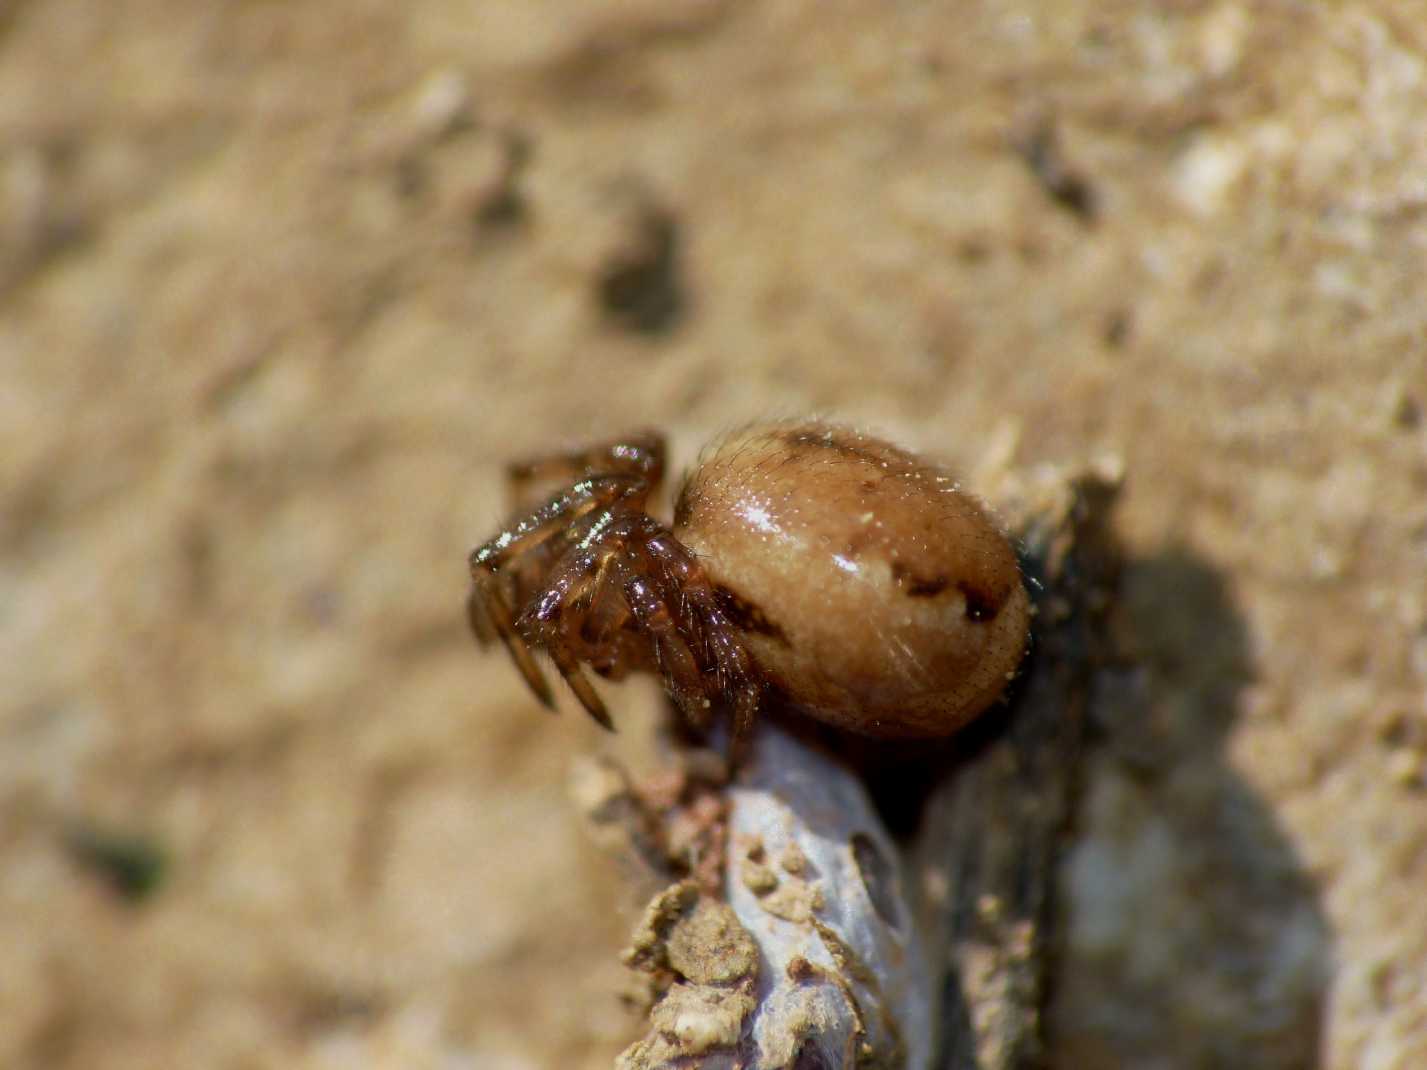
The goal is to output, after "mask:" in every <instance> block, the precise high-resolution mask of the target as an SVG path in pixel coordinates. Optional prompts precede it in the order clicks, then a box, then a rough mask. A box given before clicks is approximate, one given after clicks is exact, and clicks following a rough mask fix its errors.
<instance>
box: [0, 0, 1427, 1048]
mask: <svg viewBox="0 0 1427 1070" xmlns="http://www.w3.org/2000/svg"><path fill="white" fill-rule="evenodd" d="M1424 102H1427V5H1424V4H1422V3H1417V2H1405V0H1373V2H1365V3H1342V4H1324V5H1311V4H1301V3H1290V2H1287V0H1284V2H1276V0H1268V2H1266V3H1261V4H1256V5H1247V4H1239V3H1232V2H1223V3H1212V2H1200V0H1177V2H1174V3H1158V2H1153V3H1152V2H1148V0H1144V2H1135V0H1111V2H1109V3H1103V2H1102V3H1089V2H1076V0H1057V2H1056V3H1053V4H1041V3H1032V2H1026V0H1021V2H1017V0H1008V2H1001V3H991V2H985V0H982V2H974V0H973V2H967V3H960V4H950V3H940V4H938V3H930V2H915V0H907V2H898V3H881V4H871V3H861V4H857V3H850V2H841V0H784V2H777V3H774V2H765V3H755V2H753V0H687V2H683V3H680V4H677V5H671V4H667V3H664V2H662V0H622V2H605V3H599V4H571V3H562V2H557V0H467V2H464V3H457V2H453V0H412V2H409V3H404V4H390V3H378V2H376V0H349V2H347V3H336V2H331V0H312V2H309V3H304V4H288V3H275V2H262V0H246V2H241V3H233V2H220V0H105V2H102V3H100V2H95V0H31V2H25V0H11V2H10V3H8V4H3V5H0V666H3V669H0V672H3V681H0V947H3V948H4V949H5V950H4V953H3V955H0V1064H3V1065H5V1066H9V1067H18V1068H32V1067H33V1068H39V1067H43V1068H54V1070H62V1068H81V1067H83V1068H100V1067H103V1068H114V1070H118V1068H131V1067H132V1068H139V1067H145V1068H149V1067H155V1066H203V1067H222V1068H226V1067H244V1068H246V1067H294V1066H295V1067H314V1068H316V1067H320V1068H328V1067H349V1066H352V1067H355V1066H374V1067H375V1066H392V1067H395V1066H401V1067H427V1066H430V1067H436V1066H442V1067H451V1066H471V1067H480V1068H482V1070H486V1068H493V1070H524V1068H529V1067H556V1066H558V1067H573V1068H583V1067H604V1066H608V1065H609V1061H610V1059H611V1057H612V1055H613V1054H614V1053H615V1052H616V1051H617V1050H619V1048H620V1047H621V1046H622V1045H623V1044H625V1043H627V1042H628V1041H629V1039H630V1038H631V1037H632V1036H633V1034H634V1031H635V1027H636V1022H635V1021H634V1020H633V1019H632V1018H631V1017H629V1015H628V1014H627V1013H626V1012H625V1011H624V1010H623V1009H622V1008H621V1006H620V1004H619V1002H618V1001H617V999H616V994H617V992H618V991H619V990H620V988H621V986H622V984H623V976H622V972H621V970H620V968H619V967H618V965H617V963H616V959H615V951H616V949H617V948H618V946H619V945H620V944H621V942H622V941H623V939H624V936H625V935H626V933H627V931H628V928H629V926H630V925H631V923H632V921H633V918H634V914H635V908H636V906H637V904H635V903H632V902H630V901H628V895H627V892H626V890H625V889H624V888H623V886H622V885H621V883H620V881H619V875H618V872H617V870H616V869H615V868H614V867H613V866H612V865H611V864H610V863H609V862H608V861H606V860H605V859H603V858H601V857H600V856H598V855H597V853H596V852H595V851H594V850H593V848H591V847H590V846H589V845H587V844H586V842H585V840H584V838H583V837H582V835H581V831H580V829H579V828H578V827H577V825H576V822H575V819H574V817H573V814H572V811H571V807H570V806H569V804H568V802H567V800H566V795H565V778H566V775H567V770H568V766H569V762H570V760H571V758H572V756H574V755H576V754H580V753H585V752H589V751H591V750H592V749H595V748H602V747H606V746H607V745H608V744H607V743H606V742H605V740H604V739H603V738H597V733H596V731H595V730H594V729H593V728H592V726H590V725H589V724H588V723H587V722H585V721H584V720H582V719H581V718H580V717H579V716H576V715H574V712H575V711H574V708H573V706H572V704H571V703H568V702H566V703H565V714H566V716H564V717H562V718H560V719H559V720H550V719H549V718H546V717H544V716H542V715H540V714H539V713H538V712H537V711H536V709H535V707H534V704H533V702H532V700H531V699H530V697H529V696H528V695H527V694H525V693H524V692H523V690H522V687H521V685H520V682H519V680H518V679H517V677H516V675H515V673H514V672H513V671H512V670H511V669H510V667H509V666H508V665H507V664H506V663H505V661H504V660H503V659H502V658H501V657H499V656H496V655H483V654H478V653H476V652H474V651H473V649H472V648H471V646H470V644H469V641H468V638H467V636H466V634H465V632H464V626H463V623H462V620H461V613H460V605H461V600H462V598H463V596H464V591H465V573H464V558H465V554H466V552H467V551H468V550H469V549H470V547H471V546H473V545H474V544H475V543H477V542H479V541H481V540H482V539H484V538H485V537H486V536H488V535H489V534H490V533H491V532H492V531H493V530H494V527H495V525H496V523H497V521H498V520H499V518H500V516H501V513H502V505H501V488H500V470H501V464H502V462H503V461H504V460H505V459H508V458H510V457H512V456H516V455H520V454H522V453H526V452H529V451H532V450H540V449H544V448H548V447H549V446H551V445H552V444H558V443H562V442H571V441H579V440H581V439H583V438H586V437H588V436H590V435H605V434H611V433H614V432H617V431H619V430H622V429H626V428H630V427H634V426H644V425H656V426H660V427H664V428H666V429H668V430H669V431H670V432H671V434H672V435H673V436H674V438H675V440H676V442H677V443H678V444H679V445H680V446H681V447H682V448H684V449H686V450H690V451H691V450H693V449H695V448H696V447H697V445H698V443H699V442H700V441H701V439H702V438H704V437H705V436H706V435H707V434H708V433H710V432H713V431H716V430H718V429H720V428H724V427H728V426H730V425H735V424H738V423H741V422H744V421H746V420H749V419H753V418H757V417H760V416H767V415H770V414H787V413H800V412H811V411H817V412H824V413H830V414H835V415H837V416H839V417H841V418H844V419H847V420H852V421H858V422H863V423H866V424H868V425H870V426H873V427H876V428H880V429H881V430H883V431H884V432H888V433H890V434H892V435H894V436H895V437H897V438H899V439H901V440H903V441H905V442H908V443H910V444H913V445H916V446H919V447H922V448H925V449H928V450H931V451H934V452H937V453H939V454H941V455H942V456H944V457H946V458H948V459H949V460H950V461H952V462H953V463H955V464H958V465H959V466H960V467H961V468H962V469H963V470H965V471H967V472H968V473H973V474H974V473H975V471H976V470H977V467H978V465H981V464H983V463H986V462H987V458H994V459H996V460H997V462H998V463H999V462H1009V463H1011V464H1013V465H1024V466H1033V465H1036V464H1039V463H1043V462H1047V461H1058V460H1066V459H1077V458H1093V457H1096V456H1099V455H1102V454H1107V453H1109V454H1117V455H1119V456H1121V457H1122V458H1123V459H1124V463H1125V468H1126V472H1127V480H1128V482H1127V489H1126V494H1125V498H1124V503H1123V509H1122V513H1121V524H1122V534H1123V537H1124V539H1125V540H1126V542H1127V544H1128V546H1129V547H1130V550H1131V554H1132V565H1131V568H1130V571H1129V574H1128V576H1127V581H1126V589H1125V603H1124V607H1123V613H1122V620H1121V631H1122V633H1123V634H1122V636H1121V641H1122V645H1123V647H1124V650H1125V654H1126V660H1125V665H1124V667H1123V668H1122V670H1120V671H1118V672H1117V673H1116V674H1115V675H1114V676H1112V678H1111V682H1110V684H1109V685H1107V687H1106V693H1105V694H1104V695H1103V696H1102V701H1101V703H1100V711H1099V714H1098V716H1099V718H1100V721H1101V730H1100V733H1099V743H1098V744H1097V748H1096V751H1095V753H1094V755H1093V757H1092V760H1091V762H1090V768H1089V770H1088V776H1087V789H1086V797H1085V800H1084V812H1083V817H1082V821H1081V828H1080V831H1079V834H1078V837H1077V840H1076V847H1075V849H1074V851H1072V852H1071V854H1070V855H1069V857H1068V858H1067V861H1066V868H1065V877H1066V887H1067V896H1068V906H1067V933H1068V939H1067V949H1066V960H1065V962H1064V964H1063V968H1062V977H1061V981H1062V983H1061V986H1060V992H1061V997H1060V999H1059V1001H1058V1003H1057V1005H1056V1007H1055V1008H1054V1009H1053V1014H1052V1021H1053V1025H1054V1035H1055V1038H1056V1051H1057V1053H1058V1054H1057V1058H1058V1063H1059V1065H1060V1066H1062V1067H1077V1068H1099V1067H1106V1068H1109V1067H1117V1066H1136V1067H1154V1068H1160V1067H1165V1068H1168V1067H1221V1066H1253V1067H1260V1068H1280V1067H1284V1068H1286V1067H1307V1066H1318V1065H1321V1066H1327V1067H1334V1068H1343V1070H1346V1068H1350V1067H1363V1068H1372V1070H1386V1068H1404V1070H1405V1068H1409V1067H1421V1066H1424V1065H1427V896H1424V894H1423V888H1424V887H1427V699H1424V694H1427V583H1424V571H1427V420H1424V415H1423V410H1424V406H1427V300H1424V298H1423V277H1424V275H1423V265H1424V262H1427V180H1424V176H1427V105H1425V104H1424ZM609 695H610V699H611V702H612V703H613V704H615V705H616V707H617V708H618V709H619V711H620V714H621V716H622V719H623V721H624V723H625V724H626V725H630V726H632V727H631V728H629V730H628V731H626V732H625V733H624V735H623V737H622V739H623V741H624V742H623V745H625V746H637V741H638V739H640V738H641V733H644V734H647V726H648V723H649V718H648V713H649V711H650V710H651V709H652V708H653V705H654V702H653V697H654V696H653V691H652V690H651V689H650V688H648V687H643V686H640V685H638V684H635V685H632V686H628V687H625V688H622V689H620V690H618V691H611V692H609ZM1146 710H1148V711H1149V712H1148V714H1147V715H1146V714H1145V711H1146Z"/></svg>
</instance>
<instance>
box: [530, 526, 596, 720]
mask: <svg viewBox="0 0 1427 1070" xmlns="http://www.w3.org/2000/svg"><path fill="white" fill-rule="evenodd" d="M602 519H603V516H594V517H590V518H587V522H582V523H581V525H580V528H581V529H588V530H587V531H586V530H577V531H576V532H574V533H573V534H575V535H577V536H578V537H580V538H583V536H584V535H586V534H588V533H590V532H593V531H595V530H597V529H598V527H599V523H600V521H601V520H602ZM609 557H610V554H609V553H608V552H606V553H605V554H604V555H603V559H602V558H601V555H600V554H598V553H597V552H596V551H594V550H591V549H589V548H587V547H583V546H581V547H580V548H578V549H573V550H571V551H569V552H567V553H566V555H565V557H564V558H563V559H562V560H561V561H560V563H559V565H558V566H557V568H556V572H555V575H554V576H553V577H552V578H551V580H550V583H549V585H548V586H547V587H546V588H545V590H544V591H542V592H541V594H540V596H539V597H538V598H537V599H535V600H534V601H533V602H531V603H530V604H529V605H528V606H527V607H526V609H525V611H524V612H523V613H521V615H520V617H519V618H518V619H517V620H516V621H515V627H516V629H517V630H518V631H520V632H521V633H522V634H524V635H526V636H528V637H529V638H530V640H531V642H533V643H535V644H536V645H538V646H539V647H541V648H542V649H543V650H544V651H545V652H546V653H547V654H549V655H550V660H551V661H553V662H554V663H555V668H556V669H558V670H559V672H560V675H561V676H562V677H563V678H564V680H565V683H567V684H568V685H569V686H570V690H571V691H573V692H574V693H575V697H576V698H577V699H579V700H580V705H581V706H583V707H584V708H585V712H586V713H588V714H589V715H590V716H591V717H593V718H594V719H595V721H596V723H598V724H599V725H600V727H601V728H604V729H606V730H608V731H611V732H613V731H614V722H613V721H611V720H610V716H609V711H608V710H607V709H606V708H605V704H604V702H603V701H602V700H601V699H600V696H599V694H598V692H596V691H595V689H594V686H593V685H592V684H591V683H590V681H589V678H588V677H586V676H585V674H584V672H583V671H582V670H581V669H580V662H579V658H578V657H577V656H576V654H575V653H574V650H575V649H576V647H575V645H574V644H573V643H572V642H571V641H570V636H568V635H567V634H566V631H567V629H568V627H569V625H570V622H571V618H575V619H580V618H581V617H582V614H583V613H585V612H588V610H589V606H590V605H591V604H592V603H593V601H594V599H595V598H596V597H597V596H598V594H599V590H600V586H601V581H602V578H603V567H602V566H603V565H604V563H605V562H606V561H607V560H608V558H609ZM572 606H574V607H576V608H577V610H580V612H576V613H570V614H567V613H566V610H567V609H569V608H570V607H572Z"/></svg>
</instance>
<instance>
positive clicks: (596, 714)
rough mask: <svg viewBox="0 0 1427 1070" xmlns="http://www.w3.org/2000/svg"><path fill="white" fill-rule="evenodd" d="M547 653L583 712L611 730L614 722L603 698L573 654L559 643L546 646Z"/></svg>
mask: <svg viewBox="0 0 1427 1070" xmlns="http://www.w3.org/2000/svg"><path fill="white" fill-rule="evenodd" d="M547 653H549V655H550V660H552V661H553V662H554V663H555V668H556V669H558V670H559V671H560V675H561V676H562V677H564V679H565V683H567V684H569V685H570V690H571V691H573V692H574V693H575V697H576V698H577V699H579V700H580V705H581V706H583V707H584V708H585V712H586V713H588V714H589V715H590V716H591V717H593V718H594V719H595V723H596V724H598V725H599V726H600V727H601V728H603V729H604V730H605V731H607V732H613V731H614V722H613V721H612V720H610V716H609V711H608V710H607V709H605V704H604V700H602V699H601V698H600V696H599V694H598V693H597V692H596V691H595V689H594V685H592V684H591V683H590V680H589V677H587V676H586V675H585V674H584V672H583V671H582V670H581V669H580V663H579V662H578V661H577V660H576V659H575V656H574V655H573V654H571V653H570V652H569V651H568V650H567V649H566V648H565V647H563V646H560V645H559V644H556V645H554V646H551V647H548V648H547Z"/></svg>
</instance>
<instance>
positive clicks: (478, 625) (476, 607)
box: [466, 586, 498, 646]
mask: <svg viewBox="0 0 1427 1070" xmlns="http://www.w3.org/2000/svg"><path fill="white" fill-rule="evenodd" d="M466 622H467V623H468V624H470V626H471V634H472V635H474V636H475V637H476V642H478V643H480V644H481V646H490V645H491V644H492V643H494V642H495V641H496V639H497V638H498V636H497V635H496V630H495V625H494V624H492V623H491V618H490V614H489V613H487V612H486V610H485V605H484V602H483V600H482V599H481V598H480V597H479V596H478V595H477V594H476V589H475V587H474V586H473V587H472V588H471V593H470V594H468V595H466Z"/></svg>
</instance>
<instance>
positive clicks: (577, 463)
mask: <svg viewBox="0 0 1427 1070" xmlns="http://www.w3.org/2000/svg"><path fill="white" fill-rule="evenodd" d="M664 459H665V449H664V440H663V438H662V437H661V436H660V435H658V434H655V433H652V432H650V433H643V434H638V435H633V436H630V437H629V438H625V439H620V440H618V441H615V442H611V443H606V444H603V445H599V446H596V447H594V448H592V449H589V450H584V451H580V452H576V453H570V454H561V455H556V456H551V457H545V458H540V459H538V460H534V461H530V462H525V463H520V464H515V465H512V466H511V467H510V469H509V476H510V482H511V485H512V488H513V490H514V491H515V496H516V499H517V501H518V502H519V503H520V504H521V505H522V506H523V507H524V508H526V509H527V510H528V511H526V512H524V513H523V515H520V516H519V517H518V518H517V519H516V520H514V521H513V522H512V523H511V524H510V525H509V526H508V527H507V528H506V529H505V530H504V531H502V532H501V533H500V534H499V535H497V536H496V537H495V538H493V539H491V540H490V541H489V542H487V543H486V544H484V545H483V546H481V547H479V548H478V549H476V550H475V551H474V552H473V553H472V554H471V560H470V564H471V576H472V579H473V581H474V582H473V586H472V589H471V594H470V597H469V599H468V601H467V609H468V612H469V615H470V621H471V627H472V629H473V630H474V632H475V634H476V636H477V638H478V639H480V640H481V641H482V643H489V642H491V641H493V640H494V639H495V638H497V637H498V638H500V639H501V640H502V641H503V642H504V643H505V645H506V648H507V649H508V650H509V651H510V655H511V658H512V659H513V660H514V661H515V664H516V666H517V667H518V668H519V669H520V672H521V673H522V675H524V677H525V680H526V682H527V683H528V684H529V685H530V688H531V690H532V691H533V692H534V693H535V695H536V696H537V697H538V698H539V699H540V701H541V702H543V703H544V704H545V705H546V706H550V707H552V708H553V706H554V699H553V697H552V695H551V692H550V688H549V685H548V684H547V683H546V681H545V678H544V676H543V675H542V674H541V672H540V669H539V667H538V666H537V665H536V662H535V658H534V656H533V654H532V650H534V649H538V650H543V651H544V652H545V653H546V654H548V655H549V657H550V659H551V661H553V662H554V664H555V667H556V669H558V670H559V672H560V674H561V676H563V677H564V678H565V681H566V682H567V683H568V684H569V686H570V688H571V690H572V691H574V693H575V695H576V696H577V697H578V698H579V700H580V702H581V703H582V704H583V705H584V707H585V709H586V710H587V711H589V713H590V716H592V717H593V718H594V719H595V720H596V721H598V722H599V723H600V724H601V725H603V726H604V727H605V728H612V723H611V721H610V718H609V714H608V712H607V711H606V710H605V706H604V703H603V702H602V701H601V700H600V697H599V695H598V694H596V692H595V690H594V688H593V687H592V686H591V684H590V682H589V680H588V679H587V678H586V677H585V675H584V673H583V671H582V670H581V667H580V666H581V663H584V664H586V665H588V666H589V667H590V668H591V669H592V670H593V671H594V672H596V673H597V674H599V675H600V676H603V677H606V678H608V679H619V678H621V677H623V676H625V675H626V674H628V673H630V672H638V671H647V672H656V673H658V674H659V675H660V676H661V677H662V678H663V681H664V685H665V688H666V689H667V691H668V693H669V695H670V697H671V698H672V699H673V701H674V702H675V704H676V705H677V706H678V707H679V709H680V710H681V711H682V712H683V713H684V715H685V716H686V717H687V718H688V719H689V720H690V721H691V722H692V723H693V724H694V725H695V726H697V727H704V726H706V725H707V724H708V722H709V719H710V715H711V713H712V711H713V709H714V708H715V707H716V706H718V707H727V708H730V709H731V711H732V716H733V736H734V740H735V743H737V741H738V740H739V739H741V738H743V737H744V736H745V735H746V733H747V731H748V728H749V726H750V725H751V724H752V721H753V718H754V716H755V714H756V713H757V711H758V708H759V705H760V703H761V702H762V700H763V698H764V695H765V692H767V691H769V690H770V689H771V690H774V691H776V692H777V693H779V695H780V696H781V698H782V699H783V700H785V701H786V702H787V703H789V704H791V705H792V706H794V707H796V708H799V709H801V710H802V711H803V712H806V713H808V714H810V715H811V716H814V717H817V718H818V719H820V720H823V721H827V722H829V723H831V724H834V725H838V726H840V727H842V728H846V729H850V730H852V731H855V732H859V733H862V734H865V735H871V736H879V737H884V738H925V737H935V736H944V735H949V734H950V733H951V732H953V731H955V730H956V729H957V728H958V727H960V726H961V725H962V724H964V723H966V722H967V721H968V720H970V719H971V718H973V717H975V716H976V715H977V714H978V713H980V712H981V711H982V710H984V709H985V708H986V707H987V706H989V705H990V704H991V703H992V702H993V701H994V700H995V699H996V698H997V696H998V695H999V694H1000V693H1001V691H1002V690H1003V688H1004V687H1005V685H1006V682H1007V680H1008V679H1010V677H1011V676H1012V675H1014V672H1015V669H1016V666H1017V665H1018V663H1019V662H1020V659H1021V655H1022V653H1023V652H1024V650H1025V644H1026V631H1027V622H1028V619H1029V599H1028V598H1027V595H1026V591H1025V588H1024V586H1023V585H1022V582H1021V577H1020V571H1019V568H1018V566H1017V562H1016V557H1015V554H1014V553H1013V552H1012V550H1011V547H1010V545H1009V544H1008V543H1007V541H1006V539H1005V538H1004V536H1002V535H1001V533H1000V532H999V531H998V530H997V529H996V527H995V525H994V524H993V523H992V522H991V521H990V519H989V518H988V517H987V516H986V514H985V513H984V512H983V510H982V509H981V507H980V506H979V505H978V504H977V503H976V502H975V500H974V499H972V498H970V497H969V496H967V495H966V494H964V493H962V492H961V491H960V490H959V489H958V487H957V485H956V484H955V482H954V480H953V479H952V478H951V477H950V476H949V475H947V474H946V473H945V472H943V471H942V470H940V469H938V468H936V467H934V466H932V465H930V464H928V463H926V462H925V461H922V460H921V459H919V458H918V457H916V456H915V455H913V454H911V453H908V452H906V451H904V450H901V449H898V448H897V447H895V446H892V445H890V444H888V443H886V442H883V441H881V440H879V439H876V438H872V437H871V436H868V435H864V434H861V433H859V432H856V431H852V430H849V429H847V428H843V427H838V426H834V425H829V424H822V423H784V424H774V425H771V426H761V427H753V428H749V429H746V430H743V431H740V432H737V433H735V434H733V435H731V436H729V437H728V438H725V439H723V440H721V441H720V442H717V443H715V444H714V446H713V447H712V448H711V449H710V450H709V451H708V452H707V453H706V454H705V456H704V457H703V459H702V461H701V463H700V464H699V465H698V467H697V468H696V469H695V470H694V471H693V472H692V473H691V474H690V475H689V476H688V477H687V478H686V479H685V480H684V482H683V485H682V486H681V488H680V490H679V494H678V498H677V502H676V505H675V509H674V521H673V525H672V527H671V526H666V525H665V524H663V523H660V522H659V521H658V520H656V519H654V517H652V516H650V515H649V513H648V512H647V511H646V509H647V507H648V503H649V499H650V496H651V495H652V494H653V493H655V491H656V490H657V489H658V487H659V485H660V482H661V480H662V479H663V475H664ZM559 482H564V483H565V484H566V486H565V488H564V489H563V490H560V491H559V492H558V493H556V494H554V495H553V496H552V497H550V498H548V499H546V500H544V501H543V502H541V503H540V504H538V505H534V506H533V507H532V503H533V502H534V501H536V500H537V494H538V492H539V490H540V488H548V487H550V486H551V485H552V484H555V483H559Z"/></svg>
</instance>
